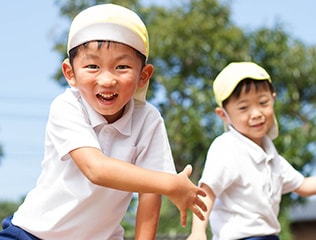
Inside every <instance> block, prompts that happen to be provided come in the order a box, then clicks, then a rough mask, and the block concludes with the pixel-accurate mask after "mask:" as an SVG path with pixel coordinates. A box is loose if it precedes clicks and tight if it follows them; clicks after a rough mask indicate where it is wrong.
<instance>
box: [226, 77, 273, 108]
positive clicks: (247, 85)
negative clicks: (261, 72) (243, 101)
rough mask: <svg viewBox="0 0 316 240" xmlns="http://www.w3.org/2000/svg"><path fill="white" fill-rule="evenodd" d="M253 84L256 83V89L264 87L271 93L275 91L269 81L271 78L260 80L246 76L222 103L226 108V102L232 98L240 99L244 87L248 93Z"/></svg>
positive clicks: (263, 88)
mask: <svg viewBox="0 0 316 240" xmlns="http://www.w3.org/2000/svg"><path fill="white" fill-rule="evenodd" d="M252 85H254V87H255V89H256V91H258V90H259V89H262V90H270V91H271V93H274V87H273V85H272V84H271V82H269V80H260V81H259V80H256V79H252V78H245V79H243V80H242V81H240V82H239V83H238V85H237V86H236V88H235V89H234V91H233V92H232V94H231V95H230V96H229V97H228V98H227V99H225V100H224V101H223V104H222V105H223V107H224V108H225V106H226V104H227V103H228V102H229V100H230V99H231V98H235V99H238V98H239V97H240V94H241V92H242V91H243V89H244V90H245V92H246V93H248V92H249V91H250V89H251V86H252Z"/></svg>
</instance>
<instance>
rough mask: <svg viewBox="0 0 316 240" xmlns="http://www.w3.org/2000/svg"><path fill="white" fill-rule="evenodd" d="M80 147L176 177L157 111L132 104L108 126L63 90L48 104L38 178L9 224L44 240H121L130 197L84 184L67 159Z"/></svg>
mask: <svg viewBox="0 0 316 240" xmlns="http://www.w3.org/2000/svg"><path fill="white" fill-rule="evenodd" d="M83 146H90V147H96V148H99V149H102V151H103V152H104V153H105V154H106V155H108V156H110V157H114V158H118V159H120V160H123V161H127V162H131V163H134V164H135V165H138V166H141V167H144V168H148V169H153V170H157V171H164V172H170V173H176V172H175V167H174V163H173V159H172V155H171V151H170V147H169V142H168V139H167V134H166V130H165V125H164V122H163V119H162V118H161V115H160V114H159V112H158V111H157V109H156V108H154V107H153V106H152V105H150V104H149V103H144V102H139V101H135V102H134V101H133V100H131V102H130V103H129V104H128V106H127V107H126V109H125V113H124V115H123V117H122V118H121V119H119V120H118V121H116V122H115V123H113V124H107V122H106V120H105V119H104V118H103V117H102V116H101V115H99V114H98V113H96V112H95V111H94V110H93V109H91V108H90V107H89V105H88V104H86V103H85V102H83V100H82V98H81V97H80V95H79V93H78V92H76V91H75V90H70V89H68V90H66V92H65V93H64V94H62V95H60V96H59V97H57V98H56V99H55V100H54V102H53V103H52V106H51V111H50V116H49V120H48V124H47V132H46V143H45V156H44V160H43V162H42V173H41V175H40V177H39V179H38V181H37V185H36V187H35V188H34V189H33V190H32V191H31V192H30V193H29V194H28V195H27V197H26V199H25V202H24V203H23V204H22V205H21V206H20V208H19V209H18V211H17V212H16V213H15V214H14V217H13V220H12V223H13V224H15V225H17V226H20V227H21V228H23V229H25V230H26V231H28V232H30V233H32V234H34V235H35V236H37V237H39V238H42V239H49V240H54V239H59V240H60V239H67V240H68V239H94V240H97V239H102V240H104V239H111V240H117V239H123V229H122V228H121V226H120V221H121V219H122V218H123V216H124V214H125V212H126V209H127V207H128V205H129V203H130V200H131V197H132V193H129V192H123V191H118V190H112V189H108V188H104V187H100V186H96V185H94V184H92V183H91V182H89V181H88V179H87V178H85V177H84V176H83V174H82V173H81V172H80V171H79V169H78V168H77V166H76V165H75V163H74V162H73V161H72V159H71V158H70V155H69V154H68V153H69V152H70V151H71V150H73V149H75V148H80V147H83ZM104 174H106V173H104ZM117 174H119V173H117ZM135 177H137V176H135Z"/></svg>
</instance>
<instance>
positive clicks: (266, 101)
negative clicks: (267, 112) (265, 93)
mask: <svg viewBox="0 0 316 240" xmlns="http://www.w3.org/2000/svg"><path fill="white" fill-rule="evenodd" d="M269 102H270V101H269V100H268V99H267V100H261V101H260V102H259V103H260V105H262V106H266V105H268V104H269Z"/></svg>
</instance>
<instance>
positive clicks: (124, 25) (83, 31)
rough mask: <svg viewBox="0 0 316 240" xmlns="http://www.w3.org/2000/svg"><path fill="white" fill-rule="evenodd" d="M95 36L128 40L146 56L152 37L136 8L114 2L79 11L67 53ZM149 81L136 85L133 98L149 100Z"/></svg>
mask: <svg viewBox="0 0 316 240" xmlns="http://www.w3.org/2000/svg"><path fill="white" fill-rule="evenodd" d="M93 40H105V41H114V42H119V43H123V44H126V45H128V46H130V47H132V48H134V49H136V50H137V51H139V52H140V53H142V54H143V55H144V56H145V57H146V60H147V59H148V54H149V38H148V32H147V29H146V26H145V24H144V23H143V21H142V20H141V18H140V17H139V16H138V15H137V14H136V13H135V12H133V11H131V10H129V9H127V8H125V7H122V6H119V5H115V4H100V5H95V6H92V7H89V8H87V9H85V10H83V11H82V12H80V13H79V14H78V15H77V16H76V17H75V18H74V19H73V22H72V24H71V26H70V30H69V35H68V44H67V53H68V54H69V51H70V50H71V49H73V48H75V47H77V46H79V45H81V44H83V43H86V42H89V41H93ZM148 84H149V82H147V84H146V85H145V86H144V87H142V88H140V89H137V91H136V93H135V95H134V98H136V99H138V100H141V101H146V93H147V88H148Z"/></svg>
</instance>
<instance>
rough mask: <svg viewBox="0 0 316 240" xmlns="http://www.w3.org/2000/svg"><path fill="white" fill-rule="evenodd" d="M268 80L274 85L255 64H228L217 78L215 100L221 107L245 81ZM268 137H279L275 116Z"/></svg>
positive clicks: (214, 86) (266, 74) (264, 71)
mask: <svg viewBox="0 0 316 240" xmlns="http://www.w3.org/2000/svg"><path fill="white" fill-rule="evenodd" d="M246 78H251V79H254V80H268V81H269V82H271V83H272V81H271V78H270V75H269V74H268V73H267V72H266V70H264V69H263V68H262V67H260V66H259V65H257V64H256V63H253V62H233V63H230V64H228V65H227V66H226V67H225V68H224V69H223V70H222V71H221V72H220V73H219V74H218V75H217V77H216V78H215V80H214V83H213V91H214V95H215V100H216V102H217V104H218V105H219V106H220V107H223V101H225V100H226V99H227V98H229V96H230V95H231V94H232V93H233V91H234V90H235V88H236V87H237V85H238V84H239V83H240V82H241V81H242V80H244V79H246ZM268 136H269V137H270V138H271V139H275V138H276V137H277V136H278V124H277V121H276V118H275V116H274V124H273V126H272V127H271V129H270V131H269V133H268Z"/></svg>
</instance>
